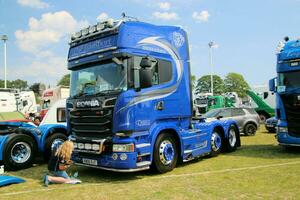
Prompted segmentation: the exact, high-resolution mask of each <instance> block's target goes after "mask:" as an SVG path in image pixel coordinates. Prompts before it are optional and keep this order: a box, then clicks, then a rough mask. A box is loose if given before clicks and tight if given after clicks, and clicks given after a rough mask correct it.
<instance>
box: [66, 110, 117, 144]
mask: <svg viewBox="0 0 300 200" xmlns="http://www.w3.org/2000/svg"><path fill="white" fill-rule="evenodd" d="M112 109H113V108H105V109H100V108H99V109H89V108H86V109H77V110H72V111H71V112H70V127H71V130H72V133H73V134H75V135H76V136H77V137H85V138H86V137H88V138H98V139H102V138H107V137H108V136H111V135H112V116H113V114H112V112H113V110H112Z"/></svg>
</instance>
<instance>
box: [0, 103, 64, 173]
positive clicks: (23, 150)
mask: <svg viewBox="0 0 300 200" xmlns="http://www.w3.org/2000/svg"><path fill="white" fill-rule="evenodd" d="M65 102H66V100H61V101H59V102H57V103H56V104H54V105H53V106H52V107H51V108H50V110H49V112H48V113H47V115H46V116H45V118H44V119H43V121H42V123H41V124H40V125H39V126H36V125H34V124H33V123H32V122H28V121H23V120H10V121H1V122H0V164H1V163H3V164H4V166H5V169H9V170H19V169H24V168H27V167H31V166H32V164H33V162H34V161H35V158H36V157H37V156H38V153H40V154H42V155H43V156H44V158H45V159H46V160H48V158H49V156H50V154H51V150H52V147H53V146H54V145H56V144H59V143H62V142H63V141H65V140H67V139H68V135H67V126H66V118H65V104H66V103H65Z"/></svg>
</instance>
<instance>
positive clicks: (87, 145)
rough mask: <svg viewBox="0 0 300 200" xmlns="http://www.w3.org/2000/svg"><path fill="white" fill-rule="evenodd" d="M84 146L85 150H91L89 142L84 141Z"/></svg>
mask: <svg viewBox="0 0 300 200" xmlns="http://www.w3.org/2000/svg"><path fill="white" fill-rule="evenodd" d="M84 148H85V149H86V150H91V149H92V145H91V144H89V143H86V144H84Z"/></svg>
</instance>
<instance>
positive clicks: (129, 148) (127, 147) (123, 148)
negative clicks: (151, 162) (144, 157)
mask: <svg viewBox="0 0 300 200" xmlns="http://www.w3.org/2000/svg"><path fill="white" fill-rule="evenodd" d="M113 152H134V144H133V143H131V144H114V145H113Z"/></svg>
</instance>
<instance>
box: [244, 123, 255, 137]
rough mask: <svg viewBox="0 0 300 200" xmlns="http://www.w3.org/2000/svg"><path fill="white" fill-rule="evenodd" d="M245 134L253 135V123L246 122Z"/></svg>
mask: <svg viewBox="0 0 300 200" xmlns="http://www.w3.org/2000/svg"><path fill="white" fill-rule="evenodd" d="M244 131H245V135H247V136H249V135H255V133H256V126H255V125H254V124H246V126H245V130H244Z"/></svg>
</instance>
